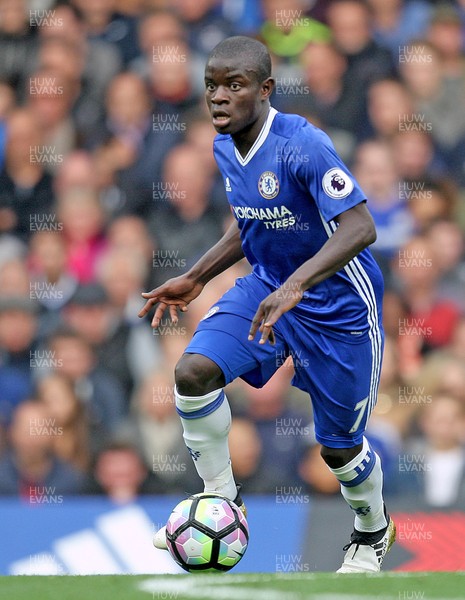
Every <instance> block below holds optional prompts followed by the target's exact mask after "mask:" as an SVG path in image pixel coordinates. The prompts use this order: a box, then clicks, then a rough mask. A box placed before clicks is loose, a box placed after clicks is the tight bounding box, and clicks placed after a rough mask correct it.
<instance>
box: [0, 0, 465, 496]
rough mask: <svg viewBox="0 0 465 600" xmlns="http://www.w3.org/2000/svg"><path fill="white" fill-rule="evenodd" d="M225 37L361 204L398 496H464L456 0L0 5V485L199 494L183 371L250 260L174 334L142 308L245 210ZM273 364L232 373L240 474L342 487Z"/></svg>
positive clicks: (463, 217) (463, 110)
mask: <svg viewBox="0 0 465 600" xmlns="http://www.w3.org/2000/svg"><path fill="white" fill-rule="evenodd" d="M234 34H246V35H251V36H254V37H257V38H258V39H260V40H262V41H263V42H265V43H266V44H267V45H268V47H269V48H270V51H271V52H272V57H273V61H274V74H275V78H276V89H275V92H274V96H273V99H272V104H273V106H275V108H277V109H278V110H282V111H285V112H296V113H299V114H302V115H304V116H305V117H307V118H308V119H309V121H311V122H313V123H314V124H316V125H317V126H319V127H321V128H322V129H324V130H325V131H327V132H328V134H329V135H330V136H331V138H332V139H333V141H334V144H335V146H336V149H337V151H338V152H339V153H340V155H341V156H342V157H343V159H344V160H345V161H346V162H347V164H348V165H349V167H350V168H351V169H352V171H353V173H354V174H355V176H356V177H357V179H358V181H359V183H360V185H361V187H362V189H363V190H364V191H365V193H366V196H367V198H368V199H369V208H370V210H371V212H372V215H373V217H374V220H375V222H376V225H377V231H378V239H377V241H376V243H375V244H374V245H373V247H372V250H373V253H374V254H375V256H376V258H377V260H378V261H379V264H380V266H381V267H382V270H383V273H384V275H385V282H386V293H385V302H384V327H385V332H386V347H385V356H384V364H383V369H382V374H381V384H380V390H379V401H378V404H377V407H376V409H375V411H374V413H373V416H372V419H371V423H370V426H369V429H368V434H369V436H370V440H371V442H372V444H373V445H374V447H375V448H376V449H377V451H378V452H379V453H380V454H381V456H382V459H383V465H384V471H385V489H386V493H387V494H392V495H396V494H406V493H408V494H413V495H415V496H416V497H418V498H419V499H420V501H422V502H424V503H426V504H427V505H429V506H442V507H454V506H458V505H462V506H463V505H464V503H465V244H464V240H465V238H464V234H465V54H464V51H465V0H457V1H456V2H448V3H443V2H428V1H426V0H410V1H409V0H404V1H402V0H365V1H364V0H334V1H331V0H328V1H326V0H321V1H320V0H261V1H260V0H222V1H221V0H172V1H170V2H168V1H164V0H130V1H129V0H69V1H68V2H66V1H59V2H56V3H52V2H49V1H48V0H34V1H31V2H27V1H26V0H0V494H2V495H15V496H20V497H22V498H23V499H24V500H25V501H31V498H33V497H34V496H37V495H41V494H42V495H43V494H45V493H46V492H45V491H44V490H45V489H48V490H50V489H54V490H56V491H55V493H56V494H70V495H71V494H93V493H101V494H106V495H108V496H109V497H110V498H111V499H113V500H114V501H115V502H125V501H130V500H132V499H133V498H135V497H136V496H137V495H138V494H141V493H181V494H184V493H185V492H186V491H190V492H197V491H199V489H200V487H199V486H200V479H199V478H198V476H197V474H196V473H195V469H194V468H193V466H192V464H191V459H190V457H189V454H188V452H187V450H186V448H185V446H184V443H183V440H182V432H181V425H180V422H179V419H178V417H177V415H176V412H175V407H174V401H173V394H172V390H173V366H174V364H175V363H176V361H177V359H178V358H179V357H180V355H181V354H182V352H183V349H184V347H185V346H186V345H187V342H188V340H189V339H190V337H191V335H192V333H193V331H194V330H195V327H196V324H197V323H198V321H199V319H200V318H202V316H203V315H204V314H205V313H206V312H207V310H208V308H209V307H210V306H211V305H212V304H213V303H214V302H215V301H216V299H217V298H218V297H219V296H220V295H221V294H222V293H223V292H224V291H226V290H227V289H228V288H229V287H230V286H231V285H233V283H234V280H235V279H236V278H237V277H240V276H241V275H243V274H245V273H246V272H247V269H248V267H247V265H246V264H244V263H243V262H241V263H239V264H237V265H236V266H234V267H233V268H231V269H230V270H229V271H227V272H225V273H224V274H222V275H221V276H219V277H217V278H216V279H215V280H214V281H213V282H211V283H210V284H209V285H208V286H207V287H206V288H205V290H204V293H203V294H202V295H201V296H200V298H198V299H197V300H195V301H194V302H193V303H192V304H191V306H190V308H189V311H188V312H187V313H186V314H184V315H182V317H181V318H180V320H179V322H178V324H176V325H174V324H173V323H171V322H170V321H169V319H168V318H167V316H166V318H164V319H163V320H162V322H161V325H160V327H159V328H158V330H152V329H151V327H150V323H149V320H148V319H144V320H140V319H138V317H137V313H138V311H139V310H140V308H141V307H142V305H143V301H142V299H141V296H140V293H141V291H144V290H148V289H152V288H153V287H155V286H156V285H157V284H160V283H161V282H163V281H165V280H166V279H167V278H169V277H172V276H174V275H176V274H179V273H181V272H183V271H184V270H185V269H187V268H189V266H190V265H192V264H193V263H194V262H195V261H196V259H197V258H198V257H199V256H201V255H202V253H203V252H205V251H206V250H207V249H208V248H210V247H211V246H212V245H213V244H214V243H215V242H216V240H217V239H218V238H219V237H220V236H221V235H222V232H223V231H224V230H225V228H226V227H227V226H228V224H229V223H230V220H231V218H232V217H231V214H230V211H229V207H228V204H227V201H226V195H225V191H224V183H223V181H222V179H221V178H220V177H219V174H218V171H217V169H216V166H215V162H214V160H213V155H212V141H213V138H214V135H215V131H214V129H213V127H212V125H211V123H210V119H209V116H208V114H207V111H206V107H205V103H204V100H203V67H204V63H205V60H206V57H207V56H208V53H209V51H210V50H211V49H212V48H213V47H214V46H215V45H216V44H217V43H218V42H219V41H221V40H222V39H223V38H225V37H227V36H229V35H234ZM301 225H302V226H303V227H304V226H305V224H304V223H303V224H301ZM281 363H282V368H281V369H280V370H279V371H278V372H277V374H276V375H275V376H274V377H273V378H272V380H271V381H270V382H269V383H268V384H267V385H266V386H265V387H264V388H263V389H261V390H257V389H253V388H251V387H249V386H247V385H246V384H244V383H242V382H241V381H236V382H234V383H233V384H231V385H230V386H229V389H228V396H229V398H230V401H231V406H232V409H233V412H234V415H235V419H234V423H233V427H232V430H231V434H230V450H231V456H232V460H233V465H234V467H235V472H236V479H237V480H238V481H242V482H243V483H244V485H245V490H246V492H247V493H254V492H256V493H271V494H286V493H287V494H292V493H300V494H303V493H309V494H335V493H337V492H338V489H339V484H338V482H337V480H336V479H335V478H334V477H333V475H332V474H331V473H330V472H329V470H328V469H327V468H326V466H325V465H324V463H323V461H322V459H321V458H320V456H319V448H318V446H317V444H316V443H315V440H314V438H313V433H312V432H313V429H312V418H311V410H310V403H309V399H308V397H306V396H304V395H303V394H302V393H300V392H298V391H297V390H296V389H295V388H291V387H290V381H291V378H292V370H293V369H292V363H291V362H290V361H289V360H288V359H286V358H285V357H282V358H281ZM341 385H344V382H341ZM41 490H42V491H41ZM283 490H284V491H283Z"/></svg>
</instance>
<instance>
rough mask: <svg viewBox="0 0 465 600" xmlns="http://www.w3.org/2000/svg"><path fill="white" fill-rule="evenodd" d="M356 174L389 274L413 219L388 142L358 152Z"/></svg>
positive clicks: (375, 246)
mask: <svg viewBox="0 0 465 600" xmlns="http://www.w3.org/2000/svg"><path fill="white" fill-rule="evenodd" d="M353 172H354V175H355V177H356V178H357V181H358V182H359V184H360V186H361V188H362V189H363V191H364V193H365V194H366V197H367V198H368V200H369V204H368V206H369V209H370V212H371V214H372V216H373V219H374V221H375V225H376V232H377V234H378V237H377V239H376V242H375V243H374V244H373V245H372V249H373V251H374V254H375V256H376V258H378V259H379V262H380V265H381V266H382V267H383V270H384V271H385V272H386V270H387V268H388V267H387V265H386V264H385V261H386V260H389V259H390V258H392V256H393V254H394V253H395V252H396V251H397V250H398V249H399V248H400V247H401V246H402V245H403V244H404V243H405V242H406V241H407V240H408V238H409V237H410V236H411V234H412V231H413V219H412V217H411V215H410V214H409V211H408V204H407V200H406V198H405V197H402V196H401V194H400V193H399V177H398V173H397V170H396V165H395V162H394V157H393V154H392V149H391V147H390V146H389V144H388V143H387V142H383V141H381V140H372V141H368V142H365V143H363V144H360V145H359V146H358V148H357V153H356V158H355V163H354V167H353Z"/></svg>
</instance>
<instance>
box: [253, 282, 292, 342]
mask: <svg viewBox="0 0 465 600" xmlns="http://www.w3.org/2000/svg"><path fill="white" fill-rule="evenodd" d="M302 296H303V290H301V289H300V286H298V285H295V286H294V285H293V284H290V283H288V282H286V283H285V284H284V285H282V286H281V287H279V288H278V289H277V290H276V291H275V292H273V293H272V294H270V295H269V296H267V297H266V298H265V299H264V300H262V302H260V305H259V307H258V309H257V312H256V313H255V316H254V318H253V319H252V325H251V327H250V330H249V338H248V339H249V341H252V340H253V339H254V337H255V334H256V333H257V330H258V331H260V333H261V334H262V335H261V338H260V341H259V342H258V343H259V344H264V343H265V342H266V341H267V340H269V341H270V344H273V345H274V343H275V337H274V332H273V325H274V324H275V323H276V321H277V320H278V319H279V317H280V316H281V315H283V314H284V313H285V312H287V311H288V310H291V308H294V306H296V305H297V304H299V302H300V301H301V300H302Z"/></svg>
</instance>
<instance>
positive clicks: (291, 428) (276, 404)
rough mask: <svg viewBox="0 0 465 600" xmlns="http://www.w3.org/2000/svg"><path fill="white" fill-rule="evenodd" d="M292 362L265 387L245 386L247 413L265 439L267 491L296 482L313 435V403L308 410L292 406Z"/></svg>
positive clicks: (263, 471)
mask: <svg viewBox="0 0 465 600" xmlns="http://www.w3.org/2000/svg"><path fill="white" fill-rule="evenodd" d="M282 360H283V361H284V357H283V359H282ZM291 364H292V363H289V362H288V361H287V362H285V363H284V365H283V366H282V367H281V368H280V369H278V371H277V372H276V373H275V374H274V375H273V377H272V378H271V379H270V381H268V383H267V384H266V385H264V386H263V388H261V389H257V388H253V387H247V388H246V400H247V409H246V410H247V412H246V414H247V416H248V417H249V418H251V419H252V420H253V421H254V423H255V426H256V428H257V431H258V433H259V436H260V440H261V443H262V447H263V456H262V463H261V472H262V473H263V477H264V478H265V481H267V482H268V484H267V485H268V486H269V489H268V492H274V491H275V487H279V486H293V485H295V483H296V480H297V473H298V465H299V462H300V459H301V456H302V452H303V450H304V448H305V446H306V444H307V443H308V439H309V436H311V435H312V427H313V426H312V419H311V413H310V406H309V408H308V412H307V413H304V412H301V411H300V410H298V409H295V408H293V407H292V406H290V402H289V396H290V393H291V392H290V388H289V383H290V378H291V376H292V373H293V369H292V368H291V366H290V365H291ZM309 404H310V402H309Z"/></svg>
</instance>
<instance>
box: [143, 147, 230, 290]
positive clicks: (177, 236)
mask: <svg viewBox="0 0 465 600" xmlns="http://www.w3.org/2000/svg"><path fill="white" fill-rule="evenodd" d="M160 187H161V189H159V190H157V200H158V204H159V205H160V206H159V208H158V210H157V211H156V212H155V214H154V216H153V218H152V219H151V221H150V230H151V232H152V234H153V235H154V237H155V239H156V240H157V244H158V250H157V251H156V253H155V254H156V255H155V256H154V260H153V262H152V264H153V274H154V281H155V282H159V283H161V281H164V280H165V279H168V278H169V277H173V276H174V275H179V274H180V273H181V272H183V271H185V270H186V269H188V268H189V267H190V266H191V265H192V264H194V262H195V261H196V260H197V259H198V258H199V257H200V256H201V255H202V254H203V253H204V252H205V251H206V250H208V249H209V248H210V247H211V246H213V244H215V243H216V242H217V241H218V240H219V238H220V237H221V235H222V229H221V223H219V222H218V218H217V215H216V214H215V211H213V210H212V207H211V206H209V203H208V197H209V192H210V190H211V187H212V177H211V175H210V174H209V173H208V171H207V170H206V169H205V167H204V163H203V160H202V157H201V156H199V154H198V152H197V151H196V149H195V147H193V146H190V145H188V144H181V145H179V146H177V147H176V148H174V149H173V150H171V152H169V154H168V155H167V157H166V161H165V165H164V171H163V184H162V185H161V186H160ZM162 204H163V206H161V205H162Z"/></svg>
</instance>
